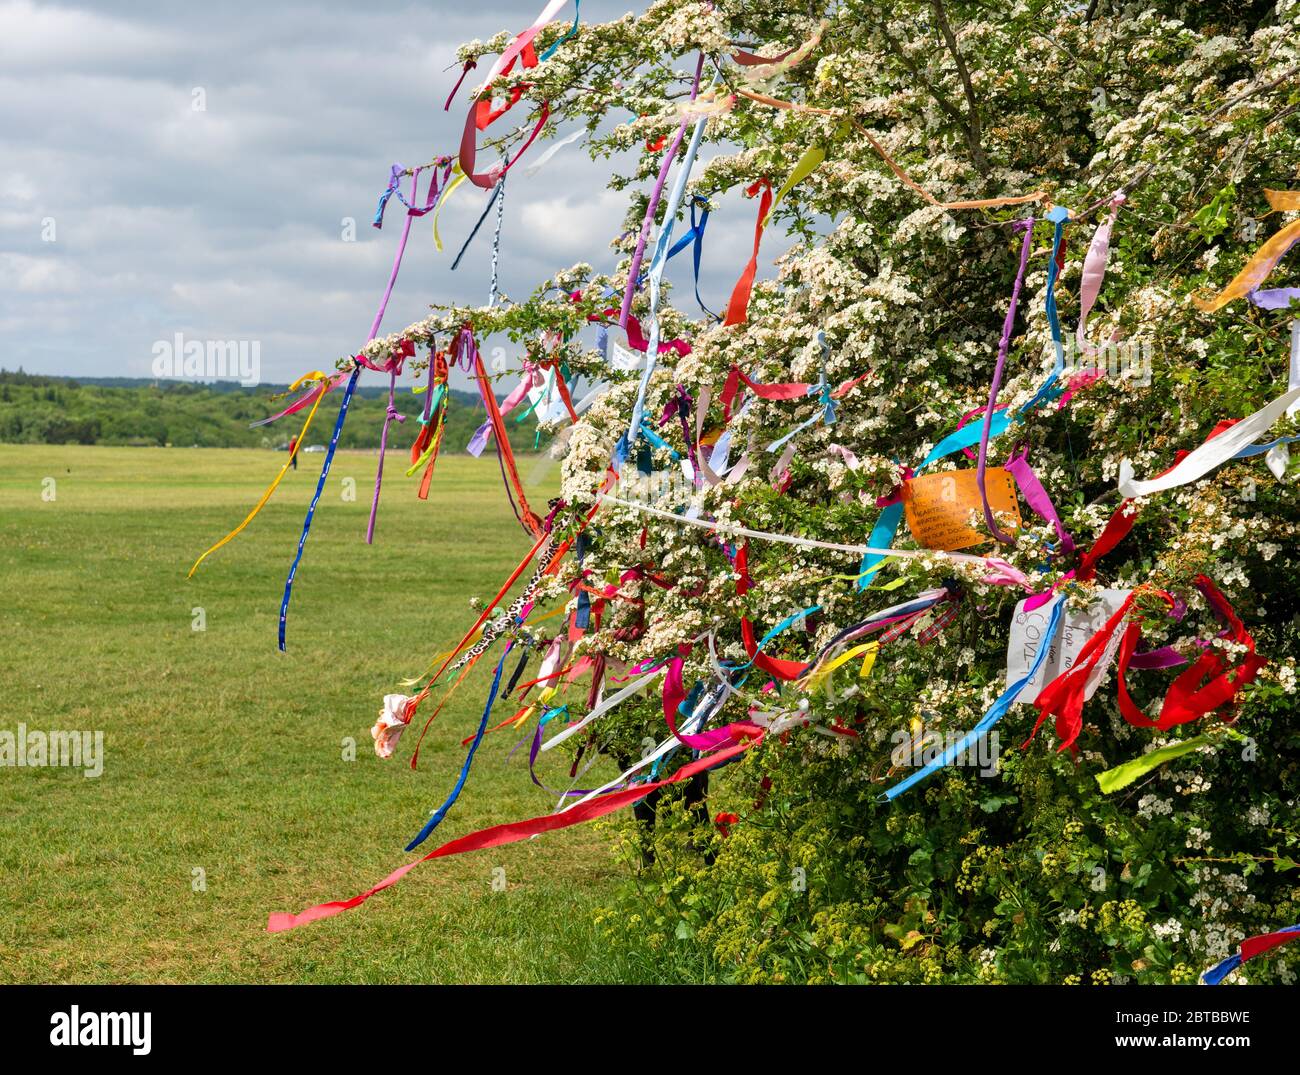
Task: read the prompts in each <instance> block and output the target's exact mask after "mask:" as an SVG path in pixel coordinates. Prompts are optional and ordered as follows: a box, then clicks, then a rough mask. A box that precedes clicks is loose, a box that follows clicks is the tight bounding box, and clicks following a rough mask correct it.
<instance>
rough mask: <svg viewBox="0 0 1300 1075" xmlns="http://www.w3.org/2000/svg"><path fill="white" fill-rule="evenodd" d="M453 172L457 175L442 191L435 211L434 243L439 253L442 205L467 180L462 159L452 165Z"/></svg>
mask: <svg viewBox="0 0 1300 1075" xmlns="http://www.w3.org/2000/svg"><path fill="white" fill-rule="evenodd" d="M451 171H452V174H453V175H454V176H455V177H456V178H455V179H453V180H452V181H451V182H450V183H449V184H448V185H447V189H446V190H444V191H443V192H442V197H441V198H439V199H438V207H437V208H436V209H434V211H433V245H434V246H436V247H437V248H438V253H440V254H441V253H442V236H441V235H439V234H438V217H439V216H440V215H441V213H442V207H443V206H444V205H446V204H447V202H448V200H449V199H450V198H451V196H452V194H453V193H455V191H456V188H457V187H458V186H460V185H461V184H462V183H463V182H465V173H464V172H463V171H461V167H460V161H457V162H456V163H455V164H453V165H452V166H451Z"/></svg>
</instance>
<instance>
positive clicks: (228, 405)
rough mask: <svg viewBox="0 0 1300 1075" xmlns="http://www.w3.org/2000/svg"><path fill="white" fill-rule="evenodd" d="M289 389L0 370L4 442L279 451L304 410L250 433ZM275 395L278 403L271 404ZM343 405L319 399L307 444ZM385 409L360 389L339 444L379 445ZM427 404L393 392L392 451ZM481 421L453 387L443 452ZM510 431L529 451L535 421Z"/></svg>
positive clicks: (379, 388) (380, 394)
mask: <svg viewBox="0 0 1300 1075" xmlns="http://www.w3.org/2000/svg"><path fill="white" fill-rule="evenodd" d="M287 387H288V386H287V385H279V386H277V385H263V386H261V387H258V388H243V387H241V386H240V385H238V384H236V383H233V382H219V383H214V384H193V383H190V382H182V381H150V380H133V379H130V378H123V377H104V378H96V377H83V378H79V379H73V378H70V377H46V376H41V375H38V374H31V373H24V372H23V371H22V370H21V369H20V370H18V371H17V372H16V373H11V372H8V371H6V370H2V369H0V443H7V444H108V445H127V446H140V447H164V446H169V447H176V448H191V447H197V448H281V447H284V446H287V443H288V440H289V438H290V437H292V436H294V435H295V434H296V433H297V432H298V430H299V429H300V428H301V426H302V422H303V419H304V418H305V417H306V411H305V410H304V411H302V412H300V413H299V414H297V415H292V416H290V417H289V418H282V419H280V421H278V422H276V423H274V424H273V425H270V426H262V427H259V428H256V429H250V428H249V423H250V422H255V421H257V420H259V419H262V418H265V417H267V416H268V415H271V414H275V413H277V412H279V411H281V410H283V409H284V407H285V406H287V405H288V403H289V402H290V400H291V399H293V398H296V395H295V396H284V395H282V394H283V393H284V392H285V391H286V390H287ZM277 395H279V396H281V398H279V399H274V398H272V397H275V396H277ZM341 398H342V393H341V391H339V390H337V389H336V390H335V391H334V392H331V393H330V394H329V395H328V396H326V398H325V399H324V400H323V401H322V402H321V405H320V409H319V410H317V412H316V417H315V419H314V420H313V421H312V426H311V429H310V430H308V432H307V437H306V443H305V445H304V446H306V445H312V444H328V443H329V438H330V434H331V433H332V432H333V429H334V420H335V418H336V417H337V416H338V400H340V399H341ZM387 402H388V389H387V386H384V385H378V384H376V385H370V386H362V387H359V388H358V389H357V392H356V395H355V396H354V397H353V400H352V403H351V406H350V407H349V409H348V420H347V424H346V425H345V426H344V428H343V435H342V436H341V437H340V438H339V447H340V448H378V447H379V434H380V430H381V429H382V427H383V422H384V410H385V407H386V405H387ZM423 407H424V397H423V396H422V395H420V396H414V395H412V394H411V392H410V389H409V388H402V389H400V390H399V394H398V397H397V409H398V411H400V412H401V413H402V414H404V415H406V416H407V420H406V422H404V423H398V422H393V423H392V425H391V427H390V429H389V433H388V444H389V447H390V448H393V447H398V448H406V447H409V446H410V444H411V442H412V441H413V440H414V439H415V436H416V433H417V432H418V431H419V417H420V415H421V414H422V413H423ZM485 418H486V413H485V411H484V409H483V401H482V400H481V399H479V397H478V395H477V394H476V393H471V392H460V391H456V390H453V391H452V393H451V402H450V405H449V410H448V412H447V432H446V434H445V436H444V438H443V450H444V451H449V452H463V451H464V450H465V445H466V444H468V443H469V440H470V438H471V437H472V436H473V435H474V430H475V429H477V428H478V426H479V425H480V424H481V423H482V422H483V421H484V419H485ZM506 424H507V426H509V427H510V443H511V445H512V446H513V447H514V448H515V449H516V450H517V451H528V450H531V449H532V447H533V444H534V435H535V429H536V423H535V422H534V421H533V420H532V417H531V416H529V417H527V418H525V419H524V420H523V422H522V423H517V422H515V421H514V420H513V416H508V417H507V418H506Z"/></svg>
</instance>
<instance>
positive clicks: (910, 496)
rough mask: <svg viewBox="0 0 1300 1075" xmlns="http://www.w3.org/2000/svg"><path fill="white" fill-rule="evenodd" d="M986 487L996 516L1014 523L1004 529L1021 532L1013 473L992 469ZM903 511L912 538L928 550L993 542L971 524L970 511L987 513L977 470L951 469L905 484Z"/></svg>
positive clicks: (946, 549) (952, 550)
mask: <svg viewBox="0 0 1300 1075" xmlns="http://www.w3.org/2000/svg"><path fill="white" fill-rule="evenodd" d="M984 488H985V489H986V490H987V492H988V495H989V507H991V508H992V509H993V511H994V513H996V514H998V515H1002V514H1004V513H1005V514H1007V515H1009V516H1010V517H1011V520H1012V521H1011V523H1010V524H1009V525H1008V524H1006V523H1003V524H1002V525H1003V528H1004V529H1011V530H1018V529H1020V504H1019V503H1018V501H1017V500H1016V483H1015V479H1013V478H1012V477H1011V474H1010V473H1009V472H1008V471H1006V470H1004V469H1003V468H1002V467H989V468H988V469H987V470H986V471H985V472H984ZM903 511H904V512H905V513H906V515H907V526H908V529H909V530H911V531H912V537H914V538H916V542H917V544H918V545H923V546H924V547H925V548H927V549H943V550H944V551H945V552H956V551H957V550H958V549H968V548H970V547H971V546H972V545H983V544H984V543H985V542H987V541H991V540H992V539H991V538H990V537H989V535H988V534H985V533H983V532H981V531H979V530H976V529H975V528H974V527H972V526H971V525H970V519H971V512H974V513H975V514H976V516H977V517H980V516H982V515H983V513H984V508H983V506H982V505H981V503H980V489H979V485H977V484H976V482H975V471H974V470H948V471H944V472H943V473H942V474H925V475H923V476H922V477H919V478H911V479H909V480H908V481H905V482H903ZM999 522H1001V520H999Z"/></svg>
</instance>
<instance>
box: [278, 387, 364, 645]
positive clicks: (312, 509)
mask: <svg viewBox="0 0 1300 1075" xmlns="http://www.w3.org/2000/svg"><path fill="white" fill-rule="evenodd" d="M360 376H361V364H360V363H357V365H356V366H355V367H353V370H352V376H351V377H349V378H348V386H347V388H346V389H345V390H344V392H343V402H342V403H340V404H339V416H338V418H337V419H336V420H335V422H334V435H333V436H332V437H330V447H329V451H328V452H326V453H325V465H324V466H322V467H321V468H320V480H319V481H317V482H316V492H315V493H314V494H313V495H312V498H311V505H310V506H309V507H308V508H307V517H306V518H305V519H304V520H303V521H302V534H301V535H300V536H299V538H298V551H297V552H296V553H295V554H294V557H293V563H292V564H291V565H290V567H289V577H288V578H286V579H285V580H284V597H283V598H282V599H281V600H280V650H281V652H283V651H284V629H285V624H286V623H287V622H288V619H289V598H290V597H291V596H292V591H293V580H294V576H295V575H297V574H298V565H299V563H301V562H302V550H303V547H304V546H305V545H306V544H307V532H308V531H309V530H310V529H311V521H312V518H313V517H314V516H315V514H316V505H317V504H318V503H320V495H321V493H323V492H324V491H325V479H326V478H328V477H329V473H330V464H331V463H333V462H334V451H335V449H336V448H338V446H339V434H340V433H342V432H343V422H344V420H345V419H346V418H347V416H348V404H349V403H351V402H352V393H353V391H354V390H355V389H356V387H357V378H358V377H360Z"/></svg>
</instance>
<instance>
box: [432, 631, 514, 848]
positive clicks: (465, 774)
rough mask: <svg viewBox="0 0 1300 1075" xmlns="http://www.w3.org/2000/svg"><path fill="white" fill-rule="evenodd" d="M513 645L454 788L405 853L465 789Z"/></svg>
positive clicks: (503, 657) (438, 822)
mask: <svg viewBox="0 0 1300 1075" xmlns="http://www.w3.org/2000/svg"><path fill="white" fill-rule="evenodd" d="M513 645H514V640H513V639H512V640H511V641H510V643H509V645H507V646H506V648H505V651H504V652H503V653H502V654H501V660H499V661H497V670H496V674H495V675H493V677H492V689H491V690H490V691H488V699H487V705H485V706H484V707H483V716H482V718H481V719H480V720H479V722H478V731H477V732H476V733H475V734H474V742H472V743H471V744H470V745H469V752H468V753H467V754H466V755H465V764H464V765H462V766H461V767H460V776H459V777H458V778H457V780H456V786H455V787H454V788H452V789H451V794H450V795H448V796H447V798H446V801H445V802H443V804H442V805H441V806H440V807H438V809H437V810H435V811H434V812H433V816H432V817H430V818H429V820H428V821H427V822H425V825H424V828H422V829H421V830H420V832H419V835H418V836H416V838H415V839H414V840H412V841H411V842H410V843H409V844H407V845H406V850H407V851H414V850H415V849H416V848H417V847H419V846H420V845H421V844H422V843H424V841H425V840H427V839H428V838H429V833H431V832H433V830H434V829H436V828H437V827H438V826H439V825H441V824H442V819H443V818H445V817H446V816H447V813H448V811H450V810H451V808H452V807H453V806H455V805H456V800H457V799H458V798H459V797H460V793H461V790H462V789H463V788H464V787H465V781H466V780H468V779H469V770H470V766H471V765H472V764H473V763H474V752H475V751H476V750H478V745H479V743H481V742H483V733H484V732H486V731H487V723H488V717H489V716H490V715H491V713H492V705H493V703H494V702H495V701H496V700H497V690H498V689H499V688H500V686H501V669H502V668H503V667H505V663H506V654H508V653H509V652H510V647H511V646H513Z"/></svg>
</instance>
